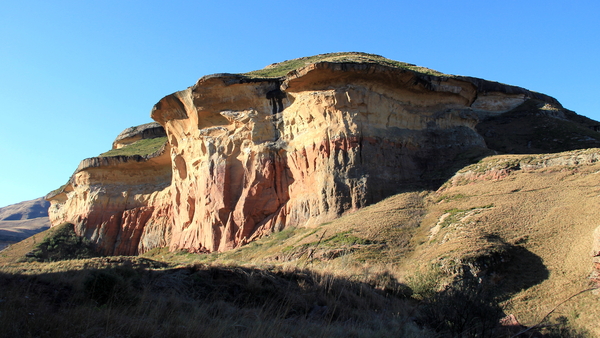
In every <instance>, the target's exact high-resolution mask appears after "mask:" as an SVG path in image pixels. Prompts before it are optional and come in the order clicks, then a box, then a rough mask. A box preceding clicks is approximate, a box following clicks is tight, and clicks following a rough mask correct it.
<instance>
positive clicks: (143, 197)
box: [46, 128, 171, 255]
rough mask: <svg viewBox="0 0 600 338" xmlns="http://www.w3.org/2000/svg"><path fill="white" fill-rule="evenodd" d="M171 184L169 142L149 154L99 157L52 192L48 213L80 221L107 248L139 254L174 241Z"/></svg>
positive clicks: (80, 229)
mask: <svg viewBox="0 0 600 338" xmlns="http://www.w3.org/2000/svg"><path fill="white" fill-rule="evenodd" d="M142 130H145V129H144V128H141V129H140V132H142ZM126 131H127V130H126ZM122 134H123V133H122ZM159 134H160V133H159ZM130 136H131V135H130ZM137 136H139V135H135V136H133V137H137ZM140 139H141V138H140ZM117 140H118V139H117ZM115 143H117V142H116V141H115ZM170 184H171V162H170V159H169V151H168V146H167V145H166V146H163V147H162V148H161V149H159V150H158V151H157V152H155V153H153V154H150V155H147V156H139V155H134V156H111V157H93V158H89V159H85V160H83V161H82V162H81V163H80V164H79V167H78V168H77V170H76V171H75V173H74V174H73V176H71V179H70V180H69V182H68V183H67V184H65V185H64V186H63V187H61V188H60V189H58V190H56V191H54V192H52V193H50V194H48V195H47V196H46V199H48V200H49V201H50V202H51V206H50V208H49V210H48V212H49V215H50V219H51V221H52V224H53V225H58V224H61V223H64V222H70V223H73V224H75V230H76V232H77V233H78V234H80V235H82V236H86V237H87V238H89V239H91V240H92V241H93V242H94V243H96V244H97V246H98V249H99V251H101V252H102V253H104V254H108V255H113V254H114V255H134V254H138V253H140V252H144V251H147V250H148V249H151V248H155V247H160V246H166V245H168V244H169V242H168V239H169V233H168V232H169V231H170V229H171V217H170V214H171V211H170V210H171V203H170V200H171V199H170Z"/></svg>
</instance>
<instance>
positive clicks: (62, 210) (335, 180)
mask: <svg viewBox="0 0 600 338" xmlns="http://www.w3.org/2000/svg"><path fill="white" fill-rule="evenodd" d="M530 99H536V100H542V101H545V102H548V103H549V104H552V105H558V106H560V105H559V104H558V102H556V100H554V99H553V98H551V97H548V96H545V95H542V94H539V93H534V92H530V91H528V90H525V89H522V88H518V87H512V86H506V85H502V84H498V83H495V82H489V81H485V80H481V79H474V78H467V77H451V76H434V75H429V74H422V73H419V72H416V71H411V70H408V69H402V68H394V67H390V66H386V65H381V64H377V63H353V62H318V63H313V64H309V65H307V66H305V67H303V68H300V69H297V70H295V71H292V72H290V73H289V74H288V75H287V76H284V77H281V78H250V77H247V76H243V75H234V74H216V75H210V76H205V77H203V78H201V79H200V80H199V81H198V82H197V83H196V84H195V85H194V86H192V87H190V88H188V89H186V90H183V91H180V92H177V93H174V94H171V95H169V96H167V97H165V98H163V99H162V100H160V101H159V102H158V103H157V104H156V106H155V107H154V108H153V110H152V113H151V116H152V118H153V119H154V120H155V121H157V122H158V123H160V124H161V125H162V126H163V127H164V130H165V131H166V135H167V138H168V146H167V147H165V148H164V149H163V151H162V152H161V153H160V154H154V155H153V156H149V157H148V156H147V157H139V158H136V157H110V158H95V159H89V160H85V161H84V162H82V165H80V167H79V169H78V170H77V172H76V173H75V174H74V176H73V177H72V178H71V180H70V182H69V184H68V185H67V187H66V188H65V189H63V190H62V191H61V192H59V193H56V194H53V195H51V196H49V197H48V198H49V199H50V201H51V202H52V207H51V213H50V214H51V218H52V220H53V223H54V224H57V223H60V222H62V221H69V222H73V223H75V224H76V225H77V227H76V230H77V231H78V233H80V234H82V235H85V236H87V237H89V238H90V239H92V240H93V241H94V242H96V243H97V244H98V245H99V247H100V248H102V250H103V251H104V252H105V253H113V254H135V253H140V252H144V251H147V250H149V249H152V248H154V247H158V246H167V245H168V246H169V247H170V248H171V249H185V250H190V251H196V252H213V251H225V250H229V249H232V248H235V247H237V246H240V245H243V244H245V243H247V242H248V241H252V240H253V239H255V238H257V237H260V236H262V235H264V234H268V233H270V232H272V231H277V230H280V229H282V228H284V227H288V226H310V225H316V224H319V223H321V222H325V221H328V220H331V219H333V218H336V217H339V216H340V215H342V214H344V213H346V212H351V211H353V210H356V209H358V208H361V207H363V206H366V205H368V204H371V203H374V202H377V201H379V200H382V199H383V198H385V197H388V196H390V195H393V194H395V193H398V192H400V191H402V190H403V189H406V188H407V187H410V186H414V185H419V184H425V183H426V182H424V177H427V173H431V172H433V171H437V170H441V169H443V168H445V167H446V166H448V165H449V164H450V163H452V161H453V160H454V158H455V157H456V155H457V154H459V153H461V152H464V151H465V150H467V149H470V148H484V147H485V146H486V144H485V142H484V140H483V138H482V137H481V136H480V135H479V134H478V133H477V132H476V131H475V126H476V124H477V123H478V121H479V118H480V117H481V116H488V115H494V114H500V113H502V112H505V111H510V110H511V109H514V108H515V107H517V106H519V105H521V104H522V103H523V102H525V101H527V100H530ZM142 129H143V128H142ZM125 134H128V132H126V133H125ZM127 139H131V136H127ZM119 143H123V141H118V142H117V141H116V142H115V144H117V146H118V144H119ZM117 146H115V147H117Z"/></svg>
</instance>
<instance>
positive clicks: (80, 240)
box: [26, 223, 98, 262]
mask: <svg viewBox="0 0 600 338" xmlns="http://www.w3.org/2000/svg"><path fill="white" fill-rule="evenodd" d="M95 256H98V254H96V252H95V251H94V248H93V245H92V243H91V242H90V240H88V239H87V238H85V237H79V236H77V234H75V230H74V225H73V224H70V223H65V224H61V225H59V226H57V228H56V229H55V230H54V231H53V232H52V233H51V234H50V235H48V236H47V237H46V238H44V240H43V241H42V242H41V243H40V244H38V245H37V246H36V247H35V249H33V250H32V251H31V252H30V253H28V254H27V255H26V258H27V260H29V261H37V262H54V261H60V260H67V259H82V258H90V257H95Z"/></svg>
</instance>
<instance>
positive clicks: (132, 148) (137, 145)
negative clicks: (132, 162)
mask: <svg viewBox="0 0 600 338" xmlns="http://www.w3.org/2000/svg"><path fill="white" fill-rule="evenodd" d="M166 142H167V138H166V137H155V138H147V139H142V140H139V141H136V142H134V143H132V144H129V145H127V146H125V147H123V148H120V149H112V150H109V151H107V152H105V153H102V154H100V157H111V156H134V155H139V156H146V155H150V154H153V153H155V152H157V151H159V150H160V148H161V147H162V146H164V145H165V143H166Z"/></svg>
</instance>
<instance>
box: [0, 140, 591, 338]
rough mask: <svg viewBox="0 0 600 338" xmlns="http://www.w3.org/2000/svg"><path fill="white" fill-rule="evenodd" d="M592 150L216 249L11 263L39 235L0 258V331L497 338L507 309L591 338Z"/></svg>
mask: <svg viewBox="0 0 600 338" xmlns="http://www.w3.org/2000/svg"><path fill="white" fill-rule="evenodd" d="M599 157H600V150H599V149H589V150H579V151H572V152H567V153H559V154H551V155H497V156H490V157H486V158H484V159H482V160H481V161H480V162H478V163H475V164H473V165H470V166H467V167H465V168H463V169H461V170H460V171H459V172H458V173H457V175H455V177H454V178H453V179H451V180H449V181H448V182H446V183H445V184H444V185H443V186H442V187H441V188H440V189H439V190H438V191H412V192H406V193H403V194H399V195H396V196H392V197H390V198H388V199H386V200H384V201H382V202H380V203H377V204H375V205H372V206H369V207H367V208H364V209H362V210H359V211H357V212H355V213H353V214H348V215H345V216H344V217H342V218H340V219H337V220H335V221H333V222H330V223H325V224H322V225H320V226H317V227H314V228H291V229H286V230H284V231H282V232H278V233H274V234H272V235H270V236H268V237H265V238H263V239H261V240H258V241H256V242H253V243H250V244H248V245H246V246H244V247H241V248H238V249H236V250H232V251H229V252H225V253H214V254H208V255H207V254H203V255H200V254H190V253H186V252H169V251H168V250H166V249H156V250H153V251H151V252H148V253H146V254H145V255H143V256H141V257H110V258H88V259H79V260H67V261H56V262H50V263H37V262H28V263H27V262H19V260H22V259H23V257H24V256H25V255H26V253H27V252H30V251H33V246H34V245H35V244H36V243H37V244H39V243H40V242H42V241H43V240H42V238H40V237H39V236H40V235H42V234H39V235H37V236H38V237H37V238H35V237H34V239H33V241H32V240H29V242H26V243H20V244H17V245H14V246H12V247H11V248H10V249H9V250H6V251H3V252H2V255H0V274H1V275H0V283H2V288H1V289H0V290H1V291H0V299H2V300H4V301H3V302H0V313H2V314H5V313H11V316H0V322H1V325H2V327H3V328H5V327H6V328H8V329H7V330H6V331H4V332H8V333H2V334H5V335H8V334H9V333H10V334H12V335H14V334H15V333H16V332H29V333H30V334H31V335H32V336H64V335H75V334H83V335H85V336H106V335H112V336H127V335H131V336H169V334H173V333H169V332H175V331H174V330H177V332H178V336H224V337H225V336H230V337H255V336H294V337H336V336H340V337H342V336H343V337H347V336H354V337H370V336H372V337H381V336H402V337H411V336H412V337H439V336H446V335H449V336H460V335H462V336H469V337H471V336H472V337H502V336H510V333H509V332H508V331H502V330H500V329H499V328H498V327H496V323H497V321H498V320H499V319H500V318H501V317H504V316H506V315H508V314H513V315H514V316H516V318H517V319H518V320H519V321H520V322H521V323H522V324H524V325H527V326H531V325H535V324H537V323H539V322H542V324H543V325H546V327H545V328H543V329H539V331H541V332H544V333H546V334H548V336H549V337H598V336H600V328H599V327H598V325H597V322H598V318H600V309H598V307H597V302H598V296H597V295H595V294H593V293H592V292H587V291H585V290H588V289H589V288H590V287H592V286H593V285H592V284H591V282H590V279H589V278H588V277H589V275H590V272H591V270H592V257H591V255H590V251H591V246H592V240H593V237H592V234H593V232H594V229H595V228H596V227H597V219H598V218H599V216H600V215H599V213H600V211H599V210H598V208H597V205H598V203H599V202H600V194H599V192H600V190H599V189H598V186H597V180H598V176H597V175H598V173H599V172H600V161H598V160H597V159H598V158H599ZM52 231H55V228H53V229H51V230H50V231H49V234H50V235H51V234H52ZM29 256H30V257H31V254H29ZM581 291H584V292H583V293H581V294H579V295H577V296H575V297H573V298H572V299H569V298H570V297H571V296H573V295H575V294H577V293H578V292H581ZM23 295H25V296H27V297H29V298H28V299H27V298H23V297H25V296H23ZM565 300H568V301H566V302H564V301H565ZM563 302H564V303H563ZM555 308H556V309H555ZM552 309H555V310H554V311H553V312H552V313H551V314H550V315H549V316H548V317H546V318H544V317H545V316H546V315H547V314H548V313H550V312H551V310H552ZM30 313H34V315H31V314H30ZM455 314H461V315H460V316H458V317H457V316H455ZM34 316H35V317H34ZM66 318H68V319H69V320H68V321H67V320H66ZM32 321H34V322H35V323H36V326H31V325H29V324H28V323H31V322H32ZM548 325H549V326H548ZM24 330H29V331H24ZM44 330H45V331H44ZM517 331H518V329H517ZM512 333H513V334H514V333H516V332H515V331H513V332H512Z"/></svg>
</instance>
